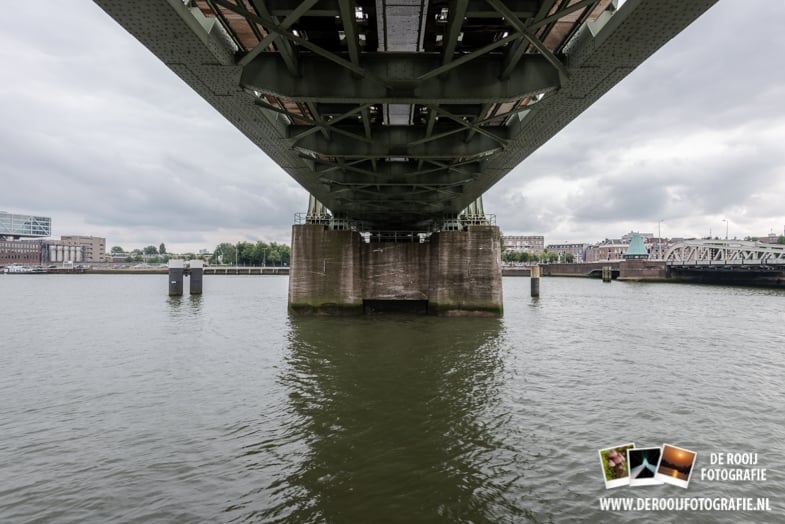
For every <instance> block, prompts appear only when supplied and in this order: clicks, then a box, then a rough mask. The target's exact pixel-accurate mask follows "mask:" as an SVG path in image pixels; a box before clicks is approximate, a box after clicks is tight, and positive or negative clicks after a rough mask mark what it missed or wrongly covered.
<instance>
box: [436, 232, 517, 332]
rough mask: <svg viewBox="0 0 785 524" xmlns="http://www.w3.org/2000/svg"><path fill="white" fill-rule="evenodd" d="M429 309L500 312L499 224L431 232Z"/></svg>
mask: <svg viewBox="0 0 785 524" xmlns="http://www.w3.org/2000/svg"><path fill="white" fill-rule="evenodd" d="M430 271H431V278H430V283H431V285H430V290H429V296H428V312H429V313H431V314H436V315H445V316H463V315H465V316H501V315H502V313H503V311H504V309H503V305H502V267H501V235H500V233H499V228H498V227H496V226H469V227H468V230H467V231H441V232H439V233H434V234H433V235H432V236H431V268H430Z"/></svg>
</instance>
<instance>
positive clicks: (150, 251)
mask: <svg viewBox="0 0 785 524" xmlns="http://www.w3.org/2000/svg"><path fill="white" fill-rule="evenodd" d="M142 254H144V255H157V254H158V248H157V247H155V246H146V247H145V248H144V249H143V250H142Z"/></svg>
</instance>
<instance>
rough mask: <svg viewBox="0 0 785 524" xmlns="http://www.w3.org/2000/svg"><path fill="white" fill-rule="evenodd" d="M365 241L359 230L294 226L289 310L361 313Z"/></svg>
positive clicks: (310, 313)
mask: <svg viewBox="0 0 785 524" xmlns="http://www.w3.org/2000/svg"><path fill="white" fill-rule="evenodd" d="M361 244H362V238H361V237H360V234H359V233H357V232H355V231H330V230H328V229H326V228H325V226H324V225H322V224H302V225H295V226H293V227H292V256H291V262H290V265H289V311H290V312H292V313H294V314H300V315H359V314H361V313H362V312H363V297H362V265H361V260H360V251H361V250H360V246H361Z"/></svg>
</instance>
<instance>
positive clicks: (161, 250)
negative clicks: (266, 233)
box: [110, 242, 292, 266]
mask: <svg viewBox="0 0 785 524" xmlns="http://www.w3.org/2000/svg"><path fill="white" fill-rule="evenodd" d="M110 252H111V253H112V254H113V255H124V256H125V259H126V261H128V262H146V263H149V264H163V263H166V262H168V261H169V259H170V258H171V257H173V256H174V257H175V258H184V259H186V260H198V259H203V258H204V256H203V255H199V254H194V253H184V254H179V255H171V254H170V253H168V252H167V251H166V245H164V243H163V242H162V243H161V245H159V246H158V247H155V246H153V245H150V246H147V247H144V248H142V249H134V250H132V251H130V252H126V251H125V250H124V249H123V248H122V247H121V246H113V247H112V249H111V250H110ZM291 258H292V251H291V249H290V248H289V246H287V245H286V244H278V243H276V242H270V243H267V242H237V243H236V244H232V243H230V242H221V243H220V244H218V245H217V246H215V249H214V250H213V253H212V255H210V257H209V258H208V259H207V261H208V263H209V264H213V265H219V264H225V265H232V266H233V265H235V264H237V265H240V266H262V265H266V266H288V265H289V263H290V262H291Z"/></svg>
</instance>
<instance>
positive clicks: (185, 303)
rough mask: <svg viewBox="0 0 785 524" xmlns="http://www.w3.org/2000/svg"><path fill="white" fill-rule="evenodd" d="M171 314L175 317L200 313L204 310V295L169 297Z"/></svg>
mask: <svg viewBox="0 0 785 524" xmlns="http://www.w3.org/2000/svg"><path fill="white" fill-rule="evenodd" d="M167 303H168V305H169V312H170V313H171V314H172V316H173V317H175V318H176V317H178V316H181V315H187V314H191V313H199V312H200V311H201V310H202V295H188V296H169V297H168V298H167Z"/></svg>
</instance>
